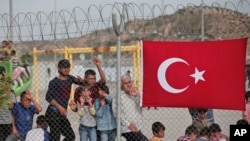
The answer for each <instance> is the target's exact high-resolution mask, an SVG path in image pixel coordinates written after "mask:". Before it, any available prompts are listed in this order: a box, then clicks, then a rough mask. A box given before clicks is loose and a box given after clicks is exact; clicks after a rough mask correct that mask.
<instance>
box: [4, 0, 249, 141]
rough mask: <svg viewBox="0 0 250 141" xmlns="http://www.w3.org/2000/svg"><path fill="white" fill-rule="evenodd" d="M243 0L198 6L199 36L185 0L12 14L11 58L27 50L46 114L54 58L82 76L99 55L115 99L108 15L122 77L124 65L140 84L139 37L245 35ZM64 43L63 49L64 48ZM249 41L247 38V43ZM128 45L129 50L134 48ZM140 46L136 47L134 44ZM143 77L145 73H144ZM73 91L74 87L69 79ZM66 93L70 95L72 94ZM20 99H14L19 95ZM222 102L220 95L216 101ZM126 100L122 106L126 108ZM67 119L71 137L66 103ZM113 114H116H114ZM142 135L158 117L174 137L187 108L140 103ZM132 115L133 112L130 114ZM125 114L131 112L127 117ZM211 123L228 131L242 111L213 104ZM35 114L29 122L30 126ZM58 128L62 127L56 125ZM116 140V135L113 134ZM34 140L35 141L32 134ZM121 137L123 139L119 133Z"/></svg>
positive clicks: (74, 117) (74, 120) (72, 116)
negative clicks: (118, 46)
mask: <svg viewBox="0 0 250 141" xmlns="http://www.w3.org/2000/svg"><path fill="white" fill-rule="evenodd" d="M249 3H250V2H249V0H241V1H239V2H238V3H237V4H234V3H231V2H226V3H224V4H219V3H213V4H211V5H206V4H205V5H204V8H203V12H204V32H205V34H204V37H201V29H202V22H201V13H202V12H201V7H200V5H195V4H192V3H190V4H188V5H181V4H180V5H178V6H177V7H174V6H173V5H171V4H165V5H164V6H159V5H153V6H151V5H148V4H145V3H144V4H141V5H136V4H133V3H129V4H126V3H115V4H107V5H103V6H100V7H97V6H91V7H90V8H89V9H88V10H87V11H86V10H84V9H82V8H80V7H76V8H74V9H73V10H72V11H71V12H69V11H67V10H62V11H59V12H55V11H54V12H51V13H50V14H46V13H44V12H38V13H32V12H30V13H19V14H17V15H16V16H14V19H13V21H14V25H13V28H14V36H13V37H12V40H13V41H14V45H15V48H16V49H17V53H18V56H19V57H20V56H21V55H22V54H24V53H26V52H32V50H33V49H34V48H35V49H36V50H34V51H33V53H32V55H33V57H34V62H29V61H28V62H26V63H28V64H29V65H30V67H29V68H31V72H32V85H31V87H30V90H31V92H32V94H33V97H34V98H35V99H36V100H37V101H38V103H39V104H40V105H41V106H42V108H43V110H42V112H41V113H40V114H45V112H46V110H47V107H48V105H49V103H48V102H47V101H46V100H45V97H46V92H47V90H48V85H49V82H50V80H52V79H53V78H54V77H56V76H58V69H57V63H58V61H59V60H61V59H63V58H67V59H69V60H70V62H71V64H72V67H71V70H70V71H71V74H72V75H74V76H77V75H79V76H80V77H82V78H84V72H85V71H86V70H87V69H94V70H95V71H96V72H97V75H96V77H97V80H99V79H100V75H99V74H98V70H97V68H96V66H95V64H94V63H93V61H92V58H93V57H94V56H97V57H98V58H100V59H101V61H102V62H101V64H102V65H101V66H102V69H103V71H104V72H105V75H106V80H107V86H108V87H109V89H110V94H111V95H112V96H114V99H116V95H117V88H120V86H118V85H117V83H118V82H117V78H118V77H120V76H117V54H116V52H115V50H116V47H114V46H115V45H116V43H117V38H116V35H115V33H114V30H113V26H112V16H111V15H112V13H116V15H117V23H118V24H119V28H120V29H121V32H122V34H121V46H122V47H121V48H122V51H121V61H120V64H121V72H120V73H121V75H124V74H126V73H127V72H128V71H130V74H131V79H132V81H133V84H134V85H135V86H138V87H139V89H140V87H141V84H140V81H139V80H140V79H141V75H140V74H141V73H140V72H141V70H140V62H141V60H140V55H139V54H140V53H138V48H139V46H140V45H139V43H138V41H140V40H142V39H146V40H191V41H193V40H201V38H204V39H205V40H215V39H229V38H240V37H248V36H249V32H250V26H249V25H250V24H249V22H250V18H249V16H248V15H247V12H245V9H250V8H249V7H250V4H249ZM8 19H9V14H0V21H1V24H0V32H1V33H0V39H1V40H8V39H11V38H10V31H11V27H10V26H9V20H8ZM65 46H67V48H65ZM248 47H249V43H248ZM134 49H135V50H134ZM139 52H140V50H139ZM148 75H150V74H148ZM73 86H74V87H73V89H75V88H77V85H73ZM72 98H73V95H71V99H72ZM18 100H19V97H18ZM222 102H223V100H222ZM130 106H132V105H127V108H128V110H129V109H130V108H133V107H130ZM67 112H68V114H67V117H68V119H69V121H70V123H71V126H72V128H73V131H74V133H75V135H76V139H75V140H80V136H79V131H78V127H79V124H80V123H79V115H78V114H77V113H75V112H72V110H71V109H70V108H69V107H68V109H67ZM117 114H119V113H117ZM142 114H143V116H142V128H141V131H142V133H143V134H144V135H145V136H146V137H147V138H151V137H152V136H153V133H152V129H151V128H152V124H153V123H154V122H156V121H160V122H161V123H163V125H164V126H165V137H164V140H167V141H173V140H177V138H178V137H179V136H182V135H184V134H185V129H186V128H187V127H188V126H189V125H190V124H191V123H192V117H191V115H190V113H189V110H188V108H168V107H166V108H159V107H145V108H143V109H142ZM135 115H136V114H135ZM130 116H131V117H132V118H138V117H133V114H131V115H130ZM213 116H214V120H215V122H216V123H218V124H219V125H220V126H221V129H222V133H224V134H226V135H229V125H230V124H236V122H237V121H238V120H239V119H241V118H242V111H234V110H217V109H214V110H213ZM36 117H37V116H35V117H34V123H33V127H35V126H36V123H35V119H36ZM58 127H59V128H60V127H62V125H58ZM117 137H118V138H120V135H117ZM37 140H38V139H37ZM122 140H125V139H124V137H123V138H122Z"/></svg>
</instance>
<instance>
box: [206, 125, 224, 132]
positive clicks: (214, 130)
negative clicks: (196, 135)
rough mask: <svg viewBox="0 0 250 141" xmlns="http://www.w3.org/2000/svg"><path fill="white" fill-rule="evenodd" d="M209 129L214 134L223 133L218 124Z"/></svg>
mask: <svg viewBox="0 0 250 141" xmlns="http://www.w3.org/2000/svg"><path fill="white" fill-rule="evenodd" d="M209 129H210V131H211V132H212V133H217V132H221V128H220V125H219V124H217V123H213V124H211V125H210V126H209Z"/></svg>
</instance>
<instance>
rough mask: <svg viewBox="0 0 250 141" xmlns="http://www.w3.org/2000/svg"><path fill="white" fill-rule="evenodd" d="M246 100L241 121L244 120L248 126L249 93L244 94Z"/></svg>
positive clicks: (249, 119) (249, 121) (249, 118)
mask: <svg viewBox="0 0 250 141" xmlns="http://www.w3.org/2000/svg"><path fill="white" fill-rule="evenodd" d="M245 98H246V110H245V111H244V112H243V119H245V120H246V121H247V122H248V124H250V91H247V92H246V94H245Z"/></svg>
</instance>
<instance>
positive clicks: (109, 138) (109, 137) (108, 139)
mask: <svg viewBox="0 0 250 141" xmlns="http://www.w3.org/2000/svg"><path fill="white" fill-rule="evenodd" d="M100 132H101V141H115V138H116V129H113V130H105V131H100Z"/></svg>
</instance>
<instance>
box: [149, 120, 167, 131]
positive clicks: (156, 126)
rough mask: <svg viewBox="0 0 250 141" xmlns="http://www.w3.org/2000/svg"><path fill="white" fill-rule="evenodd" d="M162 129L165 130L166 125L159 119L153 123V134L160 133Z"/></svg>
mask: <svg viewBox="0 0 250 141" xmlns="http://www.w3.org/2000/svg"><path fill="white" fill-rule="evenodd" d="M161 129H162V130H163V131H165V126H164V125H163V124H162V123H161V122H159V121H157V122H154V123H153V124H152V132H153V134H155V133H158V132H159V131H160V130H161Z"/></svg>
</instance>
